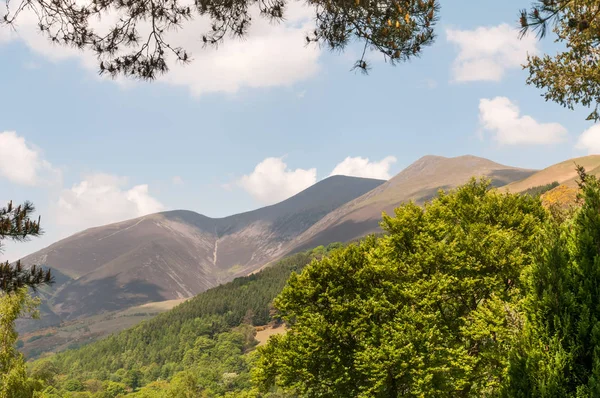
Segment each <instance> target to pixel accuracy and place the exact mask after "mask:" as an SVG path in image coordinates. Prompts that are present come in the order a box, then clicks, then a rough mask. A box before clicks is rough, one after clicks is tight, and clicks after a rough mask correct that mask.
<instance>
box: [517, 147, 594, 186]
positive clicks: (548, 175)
mask: <svg viewBox="0 0 600 398" xmlns="http://www.w3.org/2000/svg"><path fill="white" fill-rule="evenodd" d="M576 164H578V165H580V166H583V167H584V168H585V169H586V170H587V171H588V173H590V174H594V175H598V173H600V155H590V156H584V157H580V158H575V159H569V160H565V161H564V162H560V163H557V164H554V165H552V166H550V167H546V168H545V169H544V170H540V171H538V172H537V173H535V174H532V175H530V176H529V177H527V178H525V179H523V180H521V181H516V182H513V183H511V184H508V185H506V187H505V188H506V189H508V190H509V191H510V192H523V191H526V190H527V189H530V188H533V187H538V186H542V185H546V184H551V183H553V182H555V181H556V182H558V183H559V184H561V185H568V186H575V185H576V183H575V180H576V178H577V171H576V170H575V165H576Z"/></svg>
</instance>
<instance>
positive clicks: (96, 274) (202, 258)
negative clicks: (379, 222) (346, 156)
mask: <svg viewBox="0 0 600 398" xmlns="http://www.w3.org/2000/svg"><path fill="white" fill-rule="evenodd" d="M382 183H384V181H382V180H373V179H364V178H355V177H343V176H335V177H330V178H327V179H325V180H323V181H320V182H319V183H317V184H315V185H313V186H312V187H310V188H308V189H306V190H305V191H303V192H300V193H299V194H297V195H295V196H293V197H291V198H289V199H287V200H285V201H283V202H281V203H278V204H275V205H272V206H268V207H264V208H261V209H258V210H255V211H251V212H247V213H242V214H237V215H234V216H230V217H225V218H220V219H212V218H209V217H206V216H203V215H200V214H197V213H194V212H191V211H171V212H164V213H158V214H152V215H148V216H145V217H141V218H138V219H134V220H128V221H124V222H121V223H117V224H111V225H107V226H103V227H98V228H92V229H89V230H86V231H83V232H81V233H78V234H75V235H73V236H71V237H69V238H67V239H64V240H61V241H59V242H57V243H55V244H53V245H51V246H49V247H47V248H45V249H43V250H41V251H39V252H36V253H34V254H32V255H30V256H28V257H26V258H25V259H24V262H25V263H26V264H34V263H35V264H42V265H45V266H47V267H51V268H54V269H57V270H58V271H60V272H62V273H63V274H65V275H68V276H69V277H70V278H72V279H68V278H64V283H61V284H57V286H55V287H54V289H52V291H50V292H44V296H45V298H47V299H49V308H50V310H51V311H53V312H54V313H55V314H57V315H58V316H59V317H60V318H62V319H74V318H78V317H82V316H87V315H92V314H98V313H101V312H105V311H115V310H119V309H123V308H128V307H131V306H134V305H139V304H143V303H147V302H156V301H163V300H172V299H181V298H185V297H191V296H193V295H194V294H197V293H200V292H202V291H204V290H206V289H208V288H210V287H213V286H215V285H217V284H219V283H222V282H225V281H228V280H231V279H233V277H234V275H236V274H237V273H246V274H247V273H249V272H251V271H252V270H253V269H256V268H258V267H260V266H261V265H263V264H264V263H265V262H269V261H271V260H272V259H273V258H275V257H277V256H279V255H280V254H281V252H282V249H283V247H284V246H285V245H286V244H287V243H288V242H290V241H292V240H293V239H294V238H296V237H297V236H299V235H300V234H301V233H302V232H304V231H305V230H306V229H308V228H309V227H310V226H311V225H313V224H314V223H316V222H317V221H318V220H319V219H321V218H322V217H323V216H325V215H326V214H328V213H329V212H331V211H332V210H334V209H336V208H338V207H339V206H341V205H343V204H345V203H347V202H348V201H351V200H353V199H355V198H357V197H359V196H361V195H362V194H364V193H366V192H369V191H371V190H372V189H374V188H375V187H377V186H379V185H381V184H382ZM48 319H50V318H48Z"/></svg>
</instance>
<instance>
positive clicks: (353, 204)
mask: <svg viewBox="0 0 600 398" xmlns="http://www.w3.org/2000/svg"><path fill="white" fill-rule="evenodd" d="M534 173H535V170H527V169H520V168H516V167H510V166H504V165H501V164H498V163H495V162H492V161H491V160H488V159H484V158H480V157H476V156H471V155H465V156H459V157H454V158H446V157H442V156H424V157H422V158H420V159H419V160H417V161H416V162H414V163H413V164H411V165H410V166H408V167H407V168H406V169H404V170H403V171H401V172H400V173H399V174H397V175H396V176H395V177H393V178H392V179H390V180H389V181H387V182H386V183H385V184H381V185H380V186H378V187H377V188H375V189H373V190H372V191H370V192H368V193H366V194H364V195H362V196H360V197H359V198H356V199H354V200H352V201H350V202H348V203H346V204H345V205H343V206H341V207H340V208H338V209H335V210H333V211H332V212H331V213H329V214H327V215H326V216H325V217H323V218H322V219H321V220H320V221H319V222H317V223H315V224H314V225H313V226H312V227H310V228H308V229H307V230H306V231H305V232H303V233H302V234H301V235H300V236H299V237H298V238H296V239H294V240H293V241H292V242H290V244H289V245H288V247H287V248H286V253H294V252H297V251H301V250H305V249H308V248H311V247H315V246H317V245H321V244H327V243H331V242H346V241H350V240H353V239H357V238H360V237H361V236H364V235H367V234H369V233H375V232H380V229H379V221H380V220H381V213H382V212H384V211H385V212H386V213H388V214H393V210H394V208H395V207H398V206H399V205H400V204H402V203H405V202H408V201H410V200H413V201H415V202H416V203H423V202H424V201H426V200H427V199H430V198H431V197H432V196H434V195H435V194H436V193H437V191H438V190H439V189H440V188H442V189H449V188H455V187H457V186H459V185H461V184H464V183H466V182H467V181H468V180H469V179H470V178H471V177H473V176H476V177H477V176H485V177H488V178H490V179H491V180H492V184H493V185H494V186H504V185H506V184H509V183H511V182H514V181H519V180H522V179H524V178H527V177H529V176H531V175H532V174H534Z"/></svg>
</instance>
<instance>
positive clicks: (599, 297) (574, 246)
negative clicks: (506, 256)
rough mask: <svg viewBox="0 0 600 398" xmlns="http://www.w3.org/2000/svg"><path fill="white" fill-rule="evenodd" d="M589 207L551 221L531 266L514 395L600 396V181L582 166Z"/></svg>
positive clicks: (509, 391)
mask: <svg viewBox="0 0 600 398" xmlns="http://www.w3.org/2000/svg"><path fill="white" fill-rule="evenodd" d="M578 172H579V178H580V195H581V199H582V201H583V203H582V207H581V208H580V209H579V210H578V211H577V213H576V214H575V216H574V218H572V219H570V220H567V221H566V222H562V223H549V224H548V225H547V227H546V228H545V230H546V232H545V234H544V237H543V239H542V240H541V242H540V245H539V251H538V253H537V259H536V261H535V262H534V263H533V265H532V266H531V269H530V270H528V272H527V273H526V274H525V277H524V279H525V281H526V284H525V286H526V291H527V295H526V299H525V302H524V308H525V314H526V321H527V322H526V323H525V327H524V333H523V340H522V341H521V344H520V345H519V346H517V347H516V349H515V352H514V353H513V355H512V356H511V360H510V362H511V366H510V378H509V380H510V382H509V383H508V387H507V391H506V395H507V396H510V397H577V398H580V397H597V396H600V304H599V303H600V290H599V289H598V286H600V253H599V249H598V248H599V247H600V228H599V225H600V212H599V210H598V209H600V182H599V181H598V179H597V178H596V177H595V176H593V175H587V174H586V173H585V171H584V170H583V168H581V167H579V168H578Z"/></svg>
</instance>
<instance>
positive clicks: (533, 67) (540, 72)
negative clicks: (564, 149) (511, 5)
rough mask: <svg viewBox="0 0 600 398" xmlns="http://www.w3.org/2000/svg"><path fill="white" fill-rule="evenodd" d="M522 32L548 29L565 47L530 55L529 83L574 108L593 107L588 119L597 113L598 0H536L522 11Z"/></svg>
mask: <svg viewBox="0 0 600 398" xmlns="http://www.w3.org/2000/svg"><path fill="white" fill-rule="evenodd" d="M521 26H522V28H523V31H522V32H523V34H525V33H527V32H528V31H529V30H536V31H537V32H538V34H539V35H540V36H541V37H543V36H545V35H546V34H547V32H548V30H549V29H552V30H553V31H554V33H555V34H556V37H557V38H556V41H557V42H559V43H562V44H564V47H565V50H564V51H561V52H558V53H557V54H556V55H554V56H550V55H543V56H530V57H529V58H528V63H527V65H526V68H527V69H528V70H529V73H530V76H529V78H528V79H527V82H528V83H529V84H533V85H534V86H536V87H538V88H540V89H543V90H545V93H544V97H545V98H546V100H551V101H554V102H557V103H559V104H561V105H563V106H565V107H568V108H570V109H573V108H574V107H575V105H577V104H581V105H584V106H587V107H593V109H594V110H593V112H592V113H591V114H590V115H589V117H588V119H592V120H595V121H598V119H599V118H600V114H599V113H598V106H599V105H600V75H599V72H598V71H599V70H600V64H599V62H600V57H599V55H600V3H599V2H598V1H597V0H552V1H549V0H537V1H536V4H535V5H534V6H533V7H532V8H531V9H530V10H523V11H522V12H521Z"/></svg>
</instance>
